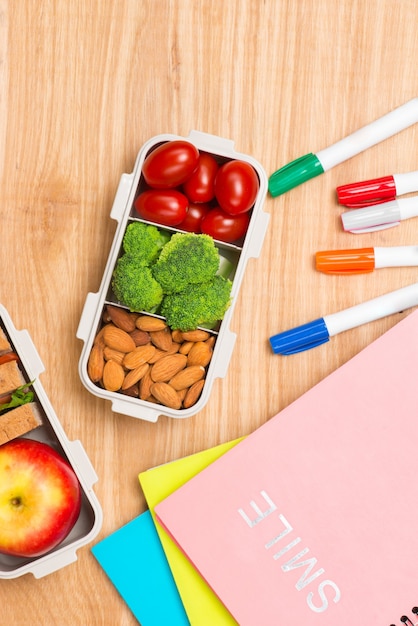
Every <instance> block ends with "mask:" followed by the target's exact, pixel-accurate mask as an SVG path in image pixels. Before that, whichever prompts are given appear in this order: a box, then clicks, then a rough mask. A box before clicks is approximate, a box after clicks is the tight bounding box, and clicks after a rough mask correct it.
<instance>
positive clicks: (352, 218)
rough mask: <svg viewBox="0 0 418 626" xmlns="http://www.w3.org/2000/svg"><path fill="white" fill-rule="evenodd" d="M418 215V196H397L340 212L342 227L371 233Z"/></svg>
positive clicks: (357, 232)
mask: <svg viewBox="0 0 418 626" xmlns="http://www.w3.org/2000/svg"><path fill="white" fill-rule="evenodd" d="M417 216H418V196H411V197H410V198H399V199H397V200H391V201H389V202H383V203H382V204H375V205H373V206H371V207H364V208H363V209H355V210H351V211H346V212H345V213H342V214H341V220H342V223H343V228H344V230H346V231H349V232H350V233H354V234H361V233H372V232H375V231H377V230H384V229H385V228H391V227H392V226H399V224H400V222H401V221H402V220H407V219H409V218H411V217H417Z"/></svg>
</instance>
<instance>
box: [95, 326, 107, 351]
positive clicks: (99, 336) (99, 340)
mask: <svg viewBox="0 0 418 626" xmlns="http://www.w3.org/2000/svg"><path fill="white" fill-rule="evenodd" d="M104 329H105V326H102V328H101V329H100V330H99V332H98V333H97V335H96V336H95V338H94V343H95V344H96V343H99V344H100V345H101V346H102V347H103V346H104V345H105V343H104V339H103V335H104Z"/></svg>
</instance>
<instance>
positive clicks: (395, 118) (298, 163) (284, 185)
mask: <svg viewBox="0 0 418 626" xmlns="http://www.w3.org/2000/svg"><path fill="white" fill-rule="evenodd" d="M416 122H418V98H413V99H412V100H409V101H408V102H406V103H405V104H403V105H401V106H400V107H398V108H396V109H394V110H393V111H391V112H390V113H387V114H386V115H383V117H380V118H378V119H377V120H375V121H374V122H371V123H370V124H367V125H366V126H364V127H363V128H361V129H360V130H357V131H355V132H354V133H352V134H351V135H348V136H347V137H345V138H344V139H341V140H340V141H338V142H337V143H334V144H333V145H331V146H329V147H328V148H325V149H324V150H320V151H319V152H316V153H315V154H314V153H312V152H310V153H309V154H306V155H304V156H302V157H299V158H298V159H296V160H294V161H292V162H291V163H288V164H287V165H285V166H284V167H282V168H280V169H279V170H277V171H276V172H274V173H273V174H272V175H271V176H270V178H269V192H270V194H271V195H272V196H279V195H280V194H283V193H285V192H286V191H289V190H290V189H293V187H297V186H298V185H300V184H302V183H304V182H306V181H307V180H310V179H311V178H314V177H315V176H318V175H319V174H323V173H324V172H326V171H328V170H329V169H331V168H332V167H335V166H336V165H338V164H339V163H342V162H343V161H346V160H347V159H350V158H351V157H353V156H355V155H356V154H359V153H360V152H363V150H366V149H367V148H370V147H372V146H374V145H375V144H377V143H379V142H381V141H383V140H384V139H387V138H388V137H391V136H392V135H395V134H396V133H399V132H400V131H402V130H404V129H405V128H408V127H409V126H411V125H412V124H415V123H416Z"/></svg>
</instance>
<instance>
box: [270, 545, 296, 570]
mask: <svg viewBox="0 0 418 626" xmlns="http://www.w3.org/2000/svg"><path fill="white" fill-rule="evenodd" d="M300 541H301V538H300V537H296V539H293V541H291V542H290V543H288V544H287V546H285V547H284V548H282V549H281V550H279V552H276V553H275V554H273V559H274V560H275V561H277V559H280V557H281V556H283V554H286V552H289V550H291V549H292V548H294V547H295V546H296V545H297V544H298V543H299V542H300ZM282 569H283V565H282ZM283 571H286V570H283Z"/></svg>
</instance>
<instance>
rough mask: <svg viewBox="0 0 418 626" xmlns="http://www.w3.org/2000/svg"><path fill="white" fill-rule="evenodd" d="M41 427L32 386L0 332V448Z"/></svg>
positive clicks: (17, 358) (3, 334) (7, 341)
mask: <svg viewBox="0 0 418 626" xmlns="http://www.w3.org/2000/svg"><path fill="white" fill-rule="evenodd" d="M41 424H42V418H41V414H40V411H39V408H38V406H37V404H36V402H34V392H33V391H32V390H31V383H27V382H26V381H25V378H24V376H23V374H22V371H21V370H20V368H19V357H18V355H17V354H16V353H15V352H14V351H13V350H12V346H11V345H10V342H9V340H8V339H7V337H6V335H5V333H4V332H3V330H2V329H1V328H0V445H2V444H4V443H6V442H7V441H10V440H11V439H15V438H16V437H20V436H21V435H24V434H26V433H28V432H30V431H31V430H33V429H34V428H37V427H38V426H40V425H41Z"/></svg>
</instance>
